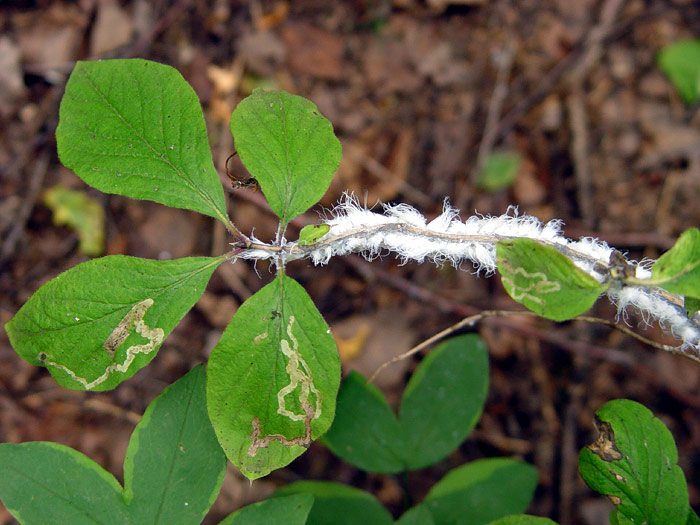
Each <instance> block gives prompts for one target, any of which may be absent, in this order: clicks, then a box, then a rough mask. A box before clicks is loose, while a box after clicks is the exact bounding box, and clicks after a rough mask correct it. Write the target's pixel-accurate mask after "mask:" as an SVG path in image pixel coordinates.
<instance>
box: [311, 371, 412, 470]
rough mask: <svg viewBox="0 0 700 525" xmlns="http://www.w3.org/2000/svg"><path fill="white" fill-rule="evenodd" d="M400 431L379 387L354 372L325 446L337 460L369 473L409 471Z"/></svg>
mask: <svg viewBox="0 0 700 525" xmlns="http://www.w3.org/2000/svg"><path fill="white" fill-rule="evenodd" d="M401 442H402V438H401V427H400V426H399V422H398V420H397V419H396V415H395V414H394V412H393V411H392V410H391V407H390V406H389V404H388V403H387V402H386V399H385V398H384V395H383V394H382V393H381V392H380V391H379V389H377V387H376V386H374V385H372V384H368V383H367V380H366V379H365V378H364V377H362V376H361V375H360V374H358V373H357V372H351V373H350V375H348V377H346V378H345V381H343V386H341V387H340V392H338V410H337V413H336V415H335V420H334V421H333V425H332V426H331V429H330V430H329V431H328V432H327V433H326V435H325V436H323V443H324V444H325V445H326V446H328V448H330V449H331V451H332V452H333V453H334V454H335V455H336V456H338V457H340V458H342V459H344V460H345V461H347V462H348V463H351V464H353V465H355V466H356V467H357V468H361V469H362V470H366V471H368V472H377V473H382V474H395V473H397V472H402V471H404V470H406V463H405V460H404V458H403V456H402V450H403V447H402V445H401Z"/></svg>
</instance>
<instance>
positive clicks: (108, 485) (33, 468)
mask: <svg viewBox="0 0 700 525" xmlns="http://www.w3.org/2000/svg"><path fill="white" fill-rule="evenodd" d="M0 499H2V502H3V504H4V505H5V507H6V508H7V510H8V511H10V513H11V514H12V515H13V516H14V517H15V518H16V519H17V520H18V521H19V522H20V523H29V524H34V523H70V524H72V525H82V524H90V525H94V524H95V523H106V522H109V523H125V524H128V523H131V520H130V517H129V514H128V510H127V508H126V506H125V505H124V500H123V499H122V488H121V485H119V482H118V481H117V480H116V479H115V478H114V476H112V475H111V474H110V473H108V472H107V471H105V470H104V469H103V468H102V467H100V466H99V465H98V464H97V463H95V462H94V461H93V460H91V459H89V458H88V457H86V456H84V455H83V454H81V453H80V452H78V451H76V450H73V449H72V448H69V447H66V446H64V445H60V444H58V443H46V442H33V443H21V444H14V443H2V444H0ZM107 516H108V517H109V518H107ZM105 520H107V521H105Z"/></svg>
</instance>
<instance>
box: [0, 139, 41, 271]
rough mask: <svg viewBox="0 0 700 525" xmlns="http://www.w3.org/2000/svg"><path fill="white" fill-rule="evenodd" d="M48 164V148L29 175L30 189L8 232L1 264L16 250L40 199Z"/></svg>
mask: <svg viewBox="0 0 700 525" xmlns="http://www.w3.org/2000/svg"><path fill="white" fill-rule="evenodd" d="M48 166H49V152H48V150H44V151H43V152H42V153H41V154H40V155H39V158H37V159H36V162H35V163H34V168H33V169H32V173H31V175H30V176H29V189H28V190H27V194H26V195H25V197H24V199H23V200H22V206H21V207H20V209H19V212H18V213H17V217H16V219H15V222H14V224H13V226H12V229H11V230H10V233H8V234H7V237H6V238H5V241H4V242H3V243H2V250H1V251H0V264H4V263H5V262H6V261H7V260H8V259H9V258H10V257H11V256H12V254H13V253H14V251H15V246H16V245H17V241H18V240H19V238H20V236H21V235H22V232H23V231H24V228H25V226H26V225H27V221H28V220H29V215H30V214H31V213H32V210H33V209H34V205H35V204H36V201H37V200H38V199H39V194H40V193H41V189H42V187H43V184H44V177H45V176H46V170H47V169H48Z"/></svg>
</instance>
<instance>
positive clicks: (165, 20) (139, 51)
mask: <svg viewBox="0 0 700 525" xmlns="http://www.w3.org/2000/svg"><path fill="white" fill-rule="evenodd" d="M191 5H192V0H179V1H178V2H177V3H176V4H175V5H173V6H171V7H170V8H169V9H168V11H167V12H166V13H165V15H164V16H163V17H161V18H160V20H158V22H156V23H155V24H153V28H152V29H151V30H150V31H149V32H148V33H145V34H143V35H141V37H140V38H139V39H138V40H137V41H136V42H135V43H134V44H133V45H132V46H131V47H130V48H129V50H128V51H127V52H126V53H125V54H124V57H125V58H133V57H140V56H144V55H145V54H146V49H147V48H148V47H149V46H150V45H151V44H152V43H153V42H154V41H155V39H156V38H157V37H158V35H160V34H161V33H162V32H163V31H165V30H166V29H167V28H168V26H169V25H170V24H172V23H173V22H174V21H175V19H176V18H177V17H178V16H180V15H181V14H182V13H184V12H185V11H186V10H187V9H188V8H189V7H190V6H191Z"/></svg>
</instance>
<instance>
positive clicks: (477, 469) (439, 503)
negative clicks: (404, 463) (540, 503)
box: [423, 458, 537, 525]
mask: <svg viewBox="0 0 700 525" xmlns="http://www.w3.org/2000/svg"><path fill="white" fill-rule="evenodd" d="M536 485H537V469H536V468H535V467H533V466H532V465H528V464H527V463H521V462H520V461H516V460H513V459H508V458H491V459H479V460H476V461H472V462H471V463H467V464H466V465H462V466H461V467H457V468H456V469H453V470H451V471H450V472H448V473H447V474H446V475H445V477H444V478H442V479H441V480H440V481H438V482H437V484H435V486H433V488H432V489H430V492H428V495H427V496H426V497H425V501H424V502H423V504H424V505H427V507H428V509H430V513H431V514H432V515H433V519H434V520H435V522H436V523H453V524H459V523H464V524H469V525H479V524H481V523H489V522H490V521H493V520H495V519H498V518H501V517H503V516H507V515H509V514H520V513H522V512H525V509H527V507H528V505H529V504H530V501H531V500H532V495H533V493H534V491H535V487H536Z"/></svg>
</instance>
